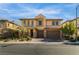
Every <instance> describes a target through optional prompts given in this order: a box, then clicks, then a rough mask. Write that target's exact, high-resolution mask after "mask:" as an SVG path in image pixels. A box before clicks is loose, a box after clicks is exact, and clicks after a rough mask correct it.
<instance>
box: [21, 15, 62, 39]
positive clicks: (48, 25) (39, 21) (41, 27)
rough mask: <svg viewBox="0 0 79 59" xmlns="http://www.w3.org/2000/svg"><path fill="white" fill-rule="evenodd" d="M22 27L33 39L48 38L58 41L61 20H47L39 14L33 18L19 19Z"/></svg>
mask: <svg viewBox="0 0 79 59" xmlns="http://www.w3.org/2000/svg"><path fill="white" fill-rule="evenodd" d="M20 20H21V21H22V25H23V26H24V27H26V28H27V32H28V34H29V35H30V36H31V37H34V38H49V39H53V40H58V39H60V38H61V34H62V33H61V31H60V29H61V21H62V19H47V18H46V17H45V16H44V15H42V14H39V15H37V16H35V18H25V19H20Z"/></svg>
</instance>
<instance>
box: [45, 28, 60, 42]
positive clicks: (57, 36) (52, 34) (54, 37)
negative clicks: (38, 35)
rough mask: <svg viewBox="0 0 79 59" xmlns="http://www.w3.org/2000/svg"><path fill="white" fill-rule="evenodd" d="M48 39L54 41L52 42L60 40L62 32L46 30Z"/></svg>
mask: <svg viewBox="0 0 79 59" xmlns="http://www.w3.org/2000/svg"><path fill="white" fill-rule="evenodd" d="M46 37H47V38H48V39H52V40H55V41H57V40H59V39H60V31H59V30H49V29H47V30H46Z"/></svg>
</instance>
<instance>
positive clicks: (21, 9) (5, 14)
mask: <svg viewBox="0 0 79 59" xmlns="http://www.w3.org/2000/svg"><path fill="white" fill-rule="evenodd" d="M77 5H78V4H66V3H65V4H64V3H63V4H62V3H59V4H56V3H35V4H34V3H1V4H0V19H8V20H11V21H14V22H15V23H18V24H19V23H20V21H19V19H20V18H34V17H35V16H37V15H38V14H40V13H41V14H43V15H45V16H46V18H53V19H54V18H61V19H64V20H71V19H73V18H75V17H76V16H75V14H76V12H75V11H76V6H77ZM78 10H79V9H78Z"/></svg>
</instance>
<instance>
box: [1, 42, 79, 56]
mask: <svg viewBox="0 0 79 59" xmlns="http://www.w3.org/2000/svg"><path fill="white" fill-rule="evenodd" d="M0 55H79V46H78V45H64V44H41V43H39V44H37V43H31V44H30V43H28V44H9V45H5V44H2V45H0Z"/></svg>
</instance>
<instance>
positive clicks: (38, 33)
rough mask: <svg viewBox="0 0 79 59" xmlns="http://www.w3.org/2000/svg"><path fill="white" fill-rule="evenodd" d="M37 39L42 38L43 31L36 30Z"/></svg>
mask: <svg viewBox="0 0 79 59" xmlns="http://www.w3.org/2000/svg"><path fill="white" fill-rule="evenodd" d="M37 38H44V31H43V30H37Z"/></svg>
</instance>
